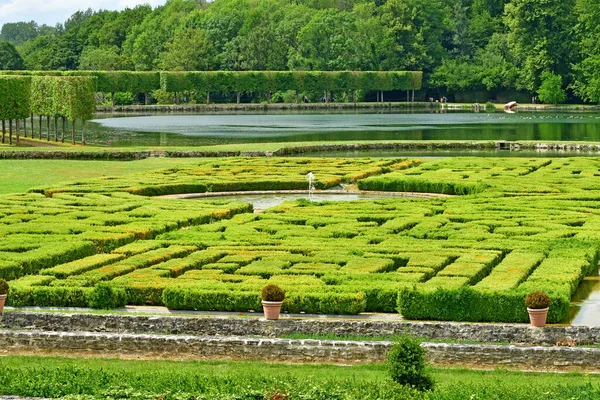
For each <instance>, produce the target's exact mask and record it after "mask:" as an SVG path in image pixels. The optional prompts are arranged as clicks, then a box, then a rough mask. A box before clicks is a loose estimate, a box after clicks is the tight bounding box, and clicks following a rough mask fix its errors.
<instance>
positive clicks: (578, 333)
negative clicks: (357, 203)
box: [0, 312, 600, 345]
mask: <svg viewBox="0 0 600 400" xmlns="http://www.w3.org/2000/svg"><path fill="white" fill-rule="evenodd" d="M0 328H4V329H14V330H26V329H31V330H42V331H54V332H62V331H64V332H77V331H85V332H112V333H147V334H157V333H161V334H175V335H202V336H261V337H282V336H284V335H289V334H294V333H300V334H315V335H323V334H335V335H340V336H342V335H360V336H391V335H398V334H404V333H406V334H411V335H414V336H418V337H421V338H424V339H426V340H464V341H474V342H482V343H515V344H517V343H518V344H533V345H542V344H543V345H548V344H550V345H554V344H556V343H557V342H564V341H568V340H572V341H574V342H575V343H577V344H597V343H600V327H587V326H559V325H557V326H547V327H545V328H533V327H530V326H529V325H526V324H479V323H453V322H418V321H416V322H408V321H399V320H396V321H390V320H373V319H362V320H361V319H355V320H352V319H340V320H332V319H304V318H290V317H284V318H282V319H280V320H278V321H267V320H265V319H263V318H259V317H258V316H257V317H253V318H240V317H218V316H208V315H207V316H196V317H177V316H143V315H113V314H83V313H76V314H66V313H48V312H39V313H38V312H6V313H4V315H3V316H2V317H0Z"/></svg>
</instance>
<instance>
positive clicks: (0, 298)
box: [0, 294, 8, 313]
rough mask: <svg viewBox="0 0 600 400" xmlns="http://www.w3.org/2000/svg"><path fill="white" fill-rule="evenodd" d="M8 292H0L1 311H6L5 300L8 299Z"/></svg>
mask: <svg viewBox="0 0 600 400" xmlns="http://www.w3.org/2000/svg"><path fill="white" fill-rule="evenodd" d="M6 296H8V295H6V294H0V313H2V312H4V302H5V301H6Z"/></svg>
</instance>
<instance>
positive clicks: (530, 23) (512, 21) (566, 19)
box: [505, 0, 576, 91]
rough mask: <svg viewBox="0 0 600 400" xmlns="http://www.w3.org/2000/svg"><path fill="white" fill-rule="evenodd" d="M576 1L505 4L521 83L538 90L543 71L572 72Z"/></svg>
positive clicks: (530, 0)
mask: <svg viewBox="0 0 600 400" xmlns="http://www.w3.org/2000/svg"><path fill="white" fill-rule="evenodd" d="M574 8H575V0H544V1H540V0H513V1H512V2H510V3H508V4H507V5H506V17H505V23H506V25H507V26H508V29H509V31H508V39H509V43H510V46H511V48H512V51H513V53H514V55H515V59H516V60H517V67H519V70H520V74H519V78H520V79H519V82H518V84H519V86H521V87H523V88H526V89H528V90H531V91H533V90H535V89H536V88H537V87H539V85H540V76H541V73H542V72H543V71H552V72H554V73H556V74H558V75H561V76H567V75H568V74H569V73H570V66H571V64H572V62H573V61H575V59H574V56H575V53H574V52H573V48H574V47H575V46H574V38H573V34H572V32H573V29H572V28H573V26H575V22H576V19H575V14H574V12H573V10H574Z"/></svg>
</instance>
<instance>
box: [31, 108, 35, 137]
mask: <svg viewBox="0 0 600 400" xmlns="http://www.w3.org/2000/svg"><path fill="white" fill-rule="evenodd" d="M34 135H35V123H34V121H33V113H31V138H32V139H33V136H34Z"/></svg>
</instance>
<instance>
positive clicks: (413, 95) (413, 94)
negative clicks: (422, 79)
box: [412, 89, 415, 103]
mask: <svg viewBox="0 0 600 400" xmlns="http://www.w3.org/2000/svg"><path fill="white" fill-rule="evenodd" d="M412 101H413V103H414V102H415V89H413V91H412Z"/></svg>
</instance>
